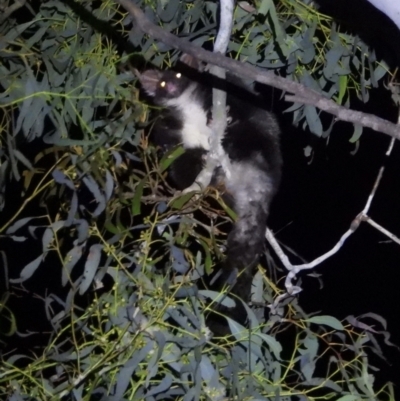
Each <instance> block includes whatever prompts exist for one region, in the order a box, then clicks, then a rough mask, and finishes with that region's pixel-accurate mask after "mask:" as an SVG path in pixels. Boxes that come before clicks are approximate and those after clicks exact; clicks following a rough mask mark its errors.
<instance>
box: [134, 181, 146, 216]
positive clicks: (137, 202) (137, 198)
mask: <svg viewBox="0 0 400 401" xmlns="http://www.w3.org/2000/svg"><path fill="white" fill-rule="evenodd" d="M144 183H145V179H143V180H140V182H139V184H138V185H137V186H136V189H135V195H134V196H133V200H132V215H133V216H138V215H139V214H140V210H141V205H142V202H141V201H142V196H143V187H144Z"/></svg>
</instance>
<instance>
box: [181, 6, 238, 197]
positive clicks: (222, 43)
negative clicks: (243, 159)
mask: <svg viewBox="0 0 400 401" xmlns="http://www.w3.org/2000/svg"><path fill="white" fill-rule="evenodd" d="M233 10H234V2H233V0H220V26H219V30H218V34H217V38H216V40H215V44H214V53H221V54H225V53H226V50H227V49H228V45H229V40H230V37H231V32H232V24H233ZM210 73H211V74H213V75H215V76H216V77H218V78H220V79H222V80H224V79H225V76H226V71H225V69H224V68H221V67H218V66H216V65H212V66H211V67H210ZM226 121H227V115H226V92H224V91H222V90H219V89H216V88H213V108H212V123H211V132H212V134H211V138H210V151H209V152H208V155H207V161H206V165H205V166H204V168H203V169H202V170H201V171H200V173H199V175H198V176H197V177H196V179H195V181H194V183H193V184H192V185H190V186H189V187H188V188H186V189H185V190H184V191H183V192H185V193H187V192H191V191H199V190H200V191H202V190H204V188H206V187H207V186H208V185H209V184H210V182H211V179H212V175H213V173H214V170H215V168H216V167H217V166H219V165H220V166H222V167H223V169H224V172H225V174H227V175H228V174H229V171H230V169H229V165H230V161H229V157H228V155H227V154H226V153H225V152H224V151H223V149H222V145H221V139H222V137H223V136H224V133H225V130H226Z"/></svg>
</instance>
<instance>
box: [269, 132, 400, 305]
mask: <svg viewBox="0 0 400 401" xmlns="http://www.w3.org/2000/svg"><path fill="white" fill-rule="evenodd" d="M393 144H394V138H392V140H391V141H390V144H389V147H388V150H387V152H386V156H387V157H389V156H390V154H391V152H392V149H393ZM384 171H385V166H381V168H380V169H379V172H378V175H377V177H376V179H375V182H374V185H373V187H372V189H371V192H370V194H369V196H368V199H367V201H366V203H365V206H364V209H363V210H362V211H361V212H360V213H359V214H358V215H357V216H356V217H355V219H354V220H353V221H352V222H351V224H350V228H349V229H348V230H347V231H346V232H345V233H344V234H343V235H342V236H341V237H340V239H339V241H338V242H337V243H336V245H335V246H334V247H333V248H332V249H331V250H329V251H328V252H326V253H324V254H323V255H321V256H319V257H318V258H316V259H314V260H313V261H312V262H309V263H303V264H301V265H292V263H291V262H290V260H289V258H288V257H287V256H286V254H285V253H284V251H283V249H282V248H281V246H280V245H279V243H278V241H277V240H276V239H275V237H274V235H273V234H272V232H271V230H269V229H267V231H266V233H265V237H266V238H267V240H268V242H269V244H270V245H271V247H272V249H273V250H274V251H275V253H276V255H277V256H278V258H279V259H280V260H281V262H282V264H283V266H284V267H285V268H286V269H287V270H288V271H289V273H288V275H287V276H286V280H285V287H286V290H287V293H288V294H290V295H294V294H297V293H299V292H300V291H301V290H302V289H301V287H299V286H294V285H293V283H292V280H293V279H295V278H296V275H297V274H298V273H299V272H300V271H302V270H308V269H312V268H313V267H315V266H317V265H319V264H321V263H322V262H324V261H325V260H327V259H328V258H330V257H331V256H332V255H334V254H335V253H337V252H338V251H339V249H340V248H341V247H342V246H343V245H344V243H345V241H346V240H347V238H349V237H350V235H352V234H353V233H354V232H355V231H356V230H357V228H358V227H359V226H360V224H361V223H362V222H363V221H364V222H367V223H369V224H370V225H371V226H373V227H374V228H376V229H377V230H379V231H380V232H381V233H383V234H384V235H386V236H387V237H389V238H390V239H391V240H392V241H394V242H396V243H398V244H399V245H400V239H399V238H398V237H397V236H396V235H394V234H392V233H391V232H390V231H388V230H387V229H385V228H384V227H382V226H381V225H379V224H378V223H376V222H375V221H374V220H372V219H371V218H370V217H369V216H368V211H369V209H370V207H371V204H372V201H373V199H374V196H375V194H376V191H377V189H378V187H379V184H380V182H381V180H382V177H383V173H384ZM279 301H280V300H279V299H276V300H275V301H274V304H273V306H272V307H273V308H275V309H276V306H277V304H278V303H279Z"/></svg>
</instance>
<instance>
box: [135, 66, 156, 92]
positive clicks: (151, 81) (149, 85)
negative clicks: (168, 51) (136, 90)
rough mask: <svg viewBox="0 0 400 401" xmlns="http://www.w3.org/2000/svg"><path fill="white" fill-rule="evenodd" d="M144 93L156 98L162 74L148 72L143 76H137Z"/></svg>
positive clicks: (153, 71) (152, 71) (154, 71)
mask: <svg viewBox="0 0 400 401" xmlns="http://www.w3.org/2000/svg"><path fill="white" fill-rule="evenodd" d="M137 76H138V78H139V81H140V83H141V84H142V87H143V89H144V91H145V92H146V93H147V94H148V95H150V96H155V94H156V90H157V86H158V82H159V81H160V78H161V72H160V71H157V70H147V71H144V72H143V73H142V74H140V73H138V74H137Z"/></svg>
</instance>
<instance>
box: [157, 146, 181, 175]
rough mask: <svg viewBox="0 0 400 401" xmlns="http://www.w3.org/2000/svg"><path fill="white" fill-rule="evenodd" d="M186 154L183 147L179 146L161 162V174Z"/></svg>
mask: <svg viewBox="0 0 400 401" xmlns="http://www.w3.org/2000/svg"><path fill="white" fill-rule="evenodd" d="M184 153H185V149H184V148H183V146H178V147H177V148H174V149H172V150H170V151H169V152H167V153H166V154H165V155H164V156H163V157H162V158H161V160H160V163H159V164H160V172H161V173H163V172H164V171H165V170H166V169H167V168H168V167H169V166H170V165H171V163H172V162H173V161H174V160H175V159H177V158H178V157H179V156H181V155H183V154H184Z"/></svg>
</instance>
